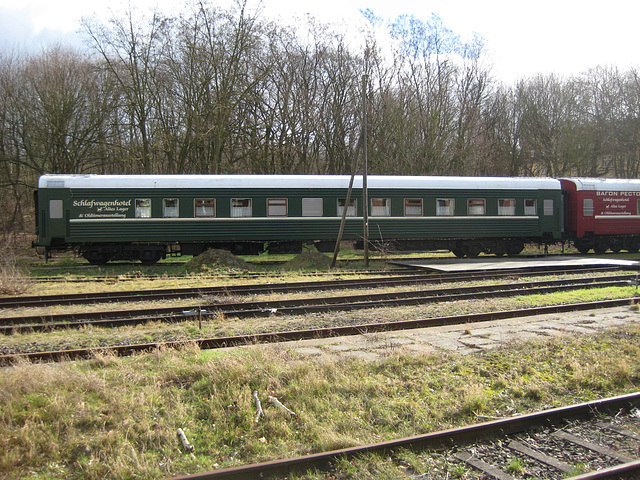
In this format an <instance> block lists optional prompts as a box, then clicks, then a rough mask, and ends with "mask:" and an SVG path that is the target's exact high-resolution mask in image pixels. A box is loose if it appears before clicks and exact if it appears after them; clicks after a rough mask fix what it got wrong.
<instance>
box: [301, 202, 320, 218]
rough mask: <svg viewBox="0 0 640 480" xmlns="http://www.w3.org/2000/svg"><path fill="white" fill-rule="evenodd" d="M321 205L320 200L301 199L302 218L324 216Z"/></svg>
mask: <svg viewBox="0 0 640 480" xmlns="http://www.w3.org/2000/svg"><path fill="white" fill-rule="evenodd" d="M323 204H324V202H323V200H322V198H303V199H302V216H303V217H322V216H323V215H324V210H323Z"/></svg>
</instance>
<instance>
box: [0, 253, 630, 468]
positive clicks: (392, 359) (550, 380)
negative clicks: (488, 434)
mask: <svg viewBox="0 0 640 480" xmlns="http://www.w3.org/2000/svg"><path fill="white" fill-rule="evenodd" d="M64 262H67V264H69V265H70V267H69V268H68V270H67V273H64V274H63V275H68V274H72V275H74V276H82V275H94V274H95V273H93V272H95V271H96V269H93V268H91V269H82V270H81V271H82V272H84V273H77V272H78V270H77V268H76V267H77V264H78V263H77V262H76V261H75V260H73V261H71V260H70V259H64ZM64 262H63V264H64ZM71 266H72V267H71ZM156 267H158V268H157V269H156ZM156 267H151V269H148V268H144V269H142V268H141V269H140V271H141V272H144V273H145V274H147V273H158V274H162V272H165V273H167V272H170V271H171V272H173V271H176V270H177V269H179V268H180V267H179V266H163V265H162V264H160V265H158V266H156ZM66 268H67V267H66V266H65V269H66ZM74 268H75V270H74ZM107 268H111V267H107ZM264 268H265V270H266V271H268V268H267V267H264ZM124 269H128V270H130V269H131V266H130V265H128V266H126V267H122V266H114V270H108V271H107V270H105V271H104V272H103V274H104V273H106V272H108V273H109V274H110V275H111V274H113V273H114V272H120V273H117V274H122V275H125V274H126V273H125V270H124ZM171 269H173V270H171ZM70 272H74V273H70ZM129 274H130V272H129ZM292 278H297V277H295V274H294V276H293V277H291V276H290V277H288V278H287V280H290V281H291V279H292ZM300 278H302V276H301V277H300ZM175 281H176V280H174V279H167V280H166V282H167V286H172V282H175ZM205 281H208V280H205V279H204V276H199V275H194V276H192V277H188V278H187V279H186V280H184V282H185V283H189V284H191V286H193V283H194V282H195V283H198V284H201V283H203V282H205ZM222 281H227V280H220V279H218V280H216V281H215V283H216V284H220V282H222ZM229 281H230V282H231V281H232V280H229ZM235 281H237V280H235ZM264 281H265V280H264V279H260V280H256V282H259V283H262V282H264ZM293 281H296V280H293ZM130 282H133V283H130ZM243 283H246V281H245V280H243ZM134 285H135V286H134ZM144 285H145V283H144V281H143V280H140V281H139V283H138V281H137V280H136V281H133V280H131V281H129V280H128V281H127V283H126V289H129V288H145V287H144ZM156 285H157V283H154V284H153V287H156ZM39 288H41V287H40V286H39V285H35V284H33V285H31V289H32V290H38V289H39ZM55 288H56V289H57V290H60V289H64V288H68V289H69V290H80V289H82V290H85V291H95V290H99V289H103V288H104V289H115V290H122V289H125V288H123V285H118V284H115V285H110V286H103V284H88V285H82V286H79V285H78V284H73V283H69V285H67V286H64V284H63V286H60V285H57V286H56V287H55ZM146 288H152V287H150V286H149V285H148V284H147V287H146ZM159 288H160V287H159ZM634 292H635V289H634V288H633V287H625V288H611V289H598V290H590V289H585V290H580V291H574V292H567V293H559V294H553V295H541V296H528V295H525V296H522V297H519V298H516V299H499V300H490V301H469V302H451V303H449V304H447V305H434V306H431V307H411V308H408V307H407V308H400V309H393V310H391V309H389V310H377V309H375V310H371V311H362V312H342V313H339V314H335V315H336V316H337V317H339V318H340V320H341V321H342V322H343V323H360V322H362V320H363V319H365V318H368V317H376V318H377V319H378V320H385V319H393V318H403V319H408V318H418V317H419V318H423V317H425V316H440V315H453V314H456V313H463V312H479V311H490V310H498V309H507V308H514V309H515V308H523V307H525V306H528V305H548V304H553V303H567V302H574V301H589V300H595V299H602V298H615V297H626V296H633V294H634ZM120 307H121V306H116V308H120ZM324 321H327V322H329V321H332V320H331V319H330V318H328V317H317V316H310V317H274V318H270V319H257V320H243V321H242V322H238V321H237V320H234V319H232V318H224V316H220V317H217V318H214V319H209V320H207V321H206V322H205V325H204V329H203V331H200V330H198V329H197V328H195V326H194V324H193V323H189V324H182V325H161V324H158V323H153V324H149V325H143V326H139V327H135V328H130V329H126V328H124V329H118V330H117V331H116V330H103V329H97V328H87V329H83V330H81V331H79V332H74V331H65V332H57V333H53V334H48V335H41V336H38V335H26V334H25V335H15V336H12V337H8V338H6V339H3V344H5V345H11V344H14V345H20V344H26V343H29V342H37V341H40V340H42V341H47V342H52V343H57V344H59V345H61V346H62V347H63V348H65V347H71V346H73V345H78V344H82V343H87V344H89V345H91V344H95V343H96V342H97V341H98V340H101V341H109V342H118V341H121V340H122V339H123V338H124V339H132V338H143V339H146V340H147V341H152V340H153V341H162V340H167V339H172V338H174V337H178V338H194V337H198V336H213V335H228V334H234V333H239V332H255V331H265V330H282V329H289V328H291V327H294V326H299V327H301V328H304V327H305V326H312V325H310V323H314V324H315V323H318V322H320V323H322V322H324ZM639 353H640V327H637V326H635V325H630V326H628V327H626V328H624V329H618V330H612V331H607V332H603V333H601V334H598V335H593V336H577V337H571V336H566V337H557V338H556V337H554V338H553V339H550V340H548V341H540V342H528V343H522V344H517V345H516V344H513V345H510V346H507V347H505V348H500V349H496V350H492V351H489V352H485V353H483V354H478V355H470V356H465V357H461V356H455V355H452V354H446V353H441V354H440V353H438V354H431V355H423V356H413V355H412V356H409V355H403V354H400V353H398V352H397V351H394V352H391V354H390V355H388V357H386V358H384V359H382V360H380V361H377V362H364V361H357V360H342V361H337V360H335V359H333V358H330V357H329V356H327V357H326V358H320V359H318V358H316V357H314V358H313V359H309V358H305V357H303V356H300V355H298V354H295V353H293V352H291V351H289V350H288V349H287V348H286V347H276V346H274V347H266V348H265V347H261V348H253V347H247V348H243V349H238V350H234V351H226V352H222V351H205V352H201V351H199V350H197V349H194V348H193V347H185V348H184V349H183V350H180V351H159V352H157V353H154V354H148V355H138V356H134V357H130V358H116V357H113V356H111V355H109V354H105V353H97V354H96V356H95V358H94V359H93V360H90V361H85V362H73V363H63V364H57V365H31V364H28V363H22V364H19V365H18V366H16V367H15V368H11V369H4V370H0V405H2V408H1V409H0V452H2V453H0V478H3V479H5V478H6V479H11V480H12V479H21V478H35V479H41V480H44V479H47V480H51V479H58V478H60V479H62V478H65V479H67V478H70V479H104V480H109V479H123V478H124V479H126V478H145V479H155V478H167V477H171V476H175V475H180V474H189V473H196V472H202V471H207V470H211V469H216V468H223V467H230V466H237V465H242V464H246V463H252V462H257V461H266V460H272V459H276V458H284V457H289V456H296V455H304V454H308V453H313V452H318V451H324V450H329V449H336V448H343V447H348V446H354V445H361V444H366V443H375V442H380V441H382V440H385V439H393V438H399V437H404V436H411V435H416V434H420V433H425V432H429V431H434V430H440V429H444V428H449V427H452V426H456V425H462V424H467V423H475V422H476V421H478V419H481V420H483V419H485V418H487V417H489V418H490V417H500V416H506V415H513V414H516V413H525V412H529V411H534V410H538V409H542V408H547V407H553V406H559V405H563V404H568V403H573V402H578V401H583V400H589V399H593V398H597V397H604V396H609V395H615V394H621V393H627V392H630V391H634V390H637V388H638V384H639V382H640V365H638V363H637V358H638V354H639ZM253 390H257V391H258V394H259V397H260V399H261V401H262V407H263V409H264V411H265V417H264V418H262V419H260V421H259V422H257V423H256V422H255V417H256V411H255V406H254V403H253V399H252V396H251V394H252V392H253ZM269 396H274V397H277V398H278V399H279V400H280V401H281V402H282V403H283V404H284V405H286V406H287V407H288V408H290V409H291V410H293V411H294V412H296V413H297V416H296V417H292V416H290V415H287V414H286V413H283V412H282V411H281V410H279V409H278V408H277V407H275V406H274V405H273V404H271V403H270V402H269V401H268V397H269ZM178 428H181V429H183V430H184V432H185V434H186V436H187V438H188V439H189V441H190V442H191V443H192V444H193V445H194V447H195V451H194V452H189V451H186V450H185V449H184V448H183V447H182V444H181V443H180V440H179V439H178V436H177V434H176V432H177V429H178ZM514 468H517V465H514ZM334 469H335V472H334V473H335V474H336V475H335V476H336V478H340V479H350V478H354V479H355V478H358V479H361V478H363V479H366V478H372V479H373V478H376V479H381V478H389V479H391V478H406V475H407V473H409V474H411V475H415V476H419V475H422V474H429V475H432V478H446V477H448V478H465V479H468V478H476V477H474V474H472V473H470V472H469V471H468V469H467V468H466V467H464V466H462V465H460V464H449V463H448V461H447V458H446V455H444V454H443V453H442V452H431V453H425V452H410V451H399V452H396V456H395V457H394V458H379V457H377V456H375V455H366V456H363V457H361V458H357V459H352V460H350V461H344V462H339V463H338V464H337V465H336V466H334ZM290 478H291V479H292V480H302V479H309V480H311V479H325V478H329V477H327V474H326V472H305V473H300V474H294V475H291V476H290ZM478 478H479V477H478Z"/></svg>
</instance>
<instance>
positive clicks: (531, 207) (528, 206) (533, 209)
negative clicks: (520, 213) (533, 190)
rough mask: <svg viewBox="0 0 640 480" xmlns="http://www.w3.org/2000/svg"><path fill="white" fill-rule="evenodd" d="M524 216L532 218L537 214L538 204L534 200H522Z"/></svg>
mask: <svg viewBox="0 0 640 480" xmlns="http://www.w3.org/2000/svg"><path fill="white" fill-rule="evenodd" d="M524 214H525V215H534V216H535V215H537V214H538V202H537V200H536V199H535V198H526V199H525V200H524Z"/></svg>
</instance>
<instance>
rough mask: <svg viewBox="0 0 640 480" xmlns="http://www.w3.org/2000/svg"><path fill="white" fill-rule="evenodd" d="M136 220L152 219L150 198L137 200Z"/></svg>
mask: <svg viewBox="0 0 640 480" xmlns="http://www.w3.org/2000/svg"><path fill="white" fill-rule="evenodd" d="M136 218H151V199H150V198H136Z"/></svg>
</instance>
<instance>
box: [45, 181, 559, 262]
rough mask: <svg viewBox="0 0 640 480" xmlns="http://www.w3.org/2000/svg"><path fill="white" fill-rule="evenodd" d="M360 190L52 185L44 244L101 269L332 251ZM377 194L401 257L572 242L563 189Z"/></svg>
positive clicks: (240, 184)
mask: <svg viewBox="0 0 640 480" xmlns="http://www.w3.org/2000/svg"><path fill="white" fill-rule="evenodd" d="M348 183H349V182H348V177H340V176H293V175H290V176H281V175H280V176H267V175H262V176H261V175H252V176H233V175H226V176H225V175H212V176H189V175H182V176H162V175H159V176H96V175H89V176H72V175H68V176H64V175H62V176H56V175H50V176H43V177H42V178H41V180H40V189H39V192H38V218H39V220H38V221H39V224H38V231H39V242H38V245H40V246H44V247H46V248H50V249H65V248H74V249H76V250H78V251H79V252H80V253H81V254H83V255H84V256H85V257H87V258H88V259H89V260H90V261H93V262H95V263H101V262H103V261H105V259H106V260H108V259H113V258H122V257H124V258H132V259H133V258H139V259H141V260H143V261H144V260H148V261H149V262H150V263H151V262H153V261H156V260H157V259H158V258H160V257H161V256H163V255H164V254H165V253H166V249H167V248H169V246H170V245H177V246H178V250H179V251H181V252H182V253H186V254H197V253H199V252H200V251H202V249H203V248H207V247H213V248H229V249H230V250H232V251H234V253H257V252H258V251H259V250H260V249H261V248H262V247H263V246H264V245H265V244H269V248H270V249H274V250H277V249H278V248H283V249H285V248H289V249H294V250H295V248H300V245H301V243H302V242H326V244H331V242H335V239H336V238H337V234H338V231H339V226H340V222H341V216H342V210H344V208H345V205H346V197H347V185H348ZM369 185H370V187H369V189H368V198H369V203H370V204H369V238H370V239H371V240H377V241H379V242H388V241H392V242H395V245H396V246H398V247H400V248H401V249H402V248H405V249H409V248H411V247H416V249H425V248H448V249H451V250H454V253H455V252H456V250H457V253H456V254H457V255H458V254H460V256H464V255H471V254H477V253H479V252H482V251H485V252H486V253H499V254H505V253H518V251H519V250H520V249H521V248H522V247H523V242H525V241H538V242H554V241H558V240H560V239H561V238H562V232H563V220H562V211H563V209H562V197H561V189H560V182H558V181H555V180H552V179H509V178H465V177H375V176H374V177H370V184H369ZM362 194H363V191H362V185H361V183H360V184H358V182H356V186H355V188H354V190H353V192H352V194H351V195H352V196H351V205H350V206H349V208H348V211H349V215H348V216H347V221H346V225H345V230H344V235H343V238H344V239H345V240H356V241H358V240H362V228H363V227H362V224H363V221H362V215H363V203H362V202H363V195H362ZM474 242H475V243H474ZM470 243H471V244H473V245H471V247H469V248H468V249H467V244H470ZM295 245H298V247H296V246H295Z"/></svg>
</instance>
